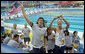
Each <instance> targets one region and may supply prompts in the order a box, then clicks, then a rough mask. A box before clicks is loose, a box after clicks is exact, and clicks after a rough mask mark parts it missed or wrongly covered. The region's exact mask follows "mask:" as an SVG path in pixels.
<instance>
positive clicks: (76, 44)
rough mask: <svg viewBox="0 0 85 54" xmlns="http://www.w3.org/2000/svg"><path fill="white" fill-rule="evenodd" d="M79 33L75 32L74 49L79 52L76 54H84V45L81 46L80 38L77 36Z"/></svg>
mask: <svg viewBox="0 0 85 54" xmlns="http://www.w3.org/2000/svg"><path fill="white" fill-rule="evenodd" d="M77 34H78V32H77V31H74V32H73V38H72V40H73V48H74V49H77V51H74V53H82V52H83V45H82V44H80V37H79V36H78V35H77Z"/></svg>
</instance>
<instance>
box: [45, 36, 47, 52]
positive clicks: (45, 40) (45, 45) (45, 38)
mask: <svg viewBox="0 0 85 54" xmlns="http://www.w3.org/2000/svg"><path fill="white" fill-rule="evenodd" d="M46 49H47V38H45V51H46Z"/></svg>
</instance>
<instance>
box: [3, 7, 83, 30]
mask: <svg viewBox="0 0 85 54" xmlns="http://www.w3.org/2000/svg"><path fill="white" fill-rule="evenodd" d="M56 15H57V16H59V15H63V16H64V18H65V19H66V20H67V21H68V22H69V23H70V27H69V30H70V31H78V32H84V9H57V10H54V11H49V12H45V13H40V14H33V15H32V16H28V18H29V19H30V20H31V21H32V22H33V23H36V21H37V19H38V18H39V17H43V18H44V19H45V20H46V21H47V25H49V24H50V22H51V21H52V20H53V18H54V17H55V16H56ZM14 19H15V20H4V22H6V23H12V24H14V23H15V24H21V25H23V24H25V23H27V22H26V20H25V18H14ZM52 26H53V27H57V20H56V21H54V23H53V25H52ZM63 26H66V24H65V22H63Z"/></svg>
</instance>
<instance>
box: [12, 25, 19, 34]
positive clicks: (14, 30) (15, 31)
mask: <svg viewBox="0 0 85 54" xmlns="http://www.w3.org/2000/svg"><path fill="white" fill-rule="evenodd" d="M11 33H12V34H13V35H15V34H18V30H17V24H13V29H12V30H11Z"/></svg>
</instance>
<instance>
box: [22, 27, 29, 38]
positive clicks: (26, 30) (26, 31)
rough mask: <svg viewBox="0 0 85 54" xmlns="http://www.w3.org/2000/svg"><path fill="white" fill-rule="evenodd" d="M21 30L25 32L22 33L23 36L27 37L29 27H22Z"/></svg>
mask: <svg viewBox="0 0 85 54" xmlns="http://www.w3.org/2000/svg"><path fill="white" fill-rule="evenodd" d="M22 31H24V32H25V33H24V36H25V38H26V37H29V32H30V29H29V28H28V27H27V28H23V30H22Z"/></svg>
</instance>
